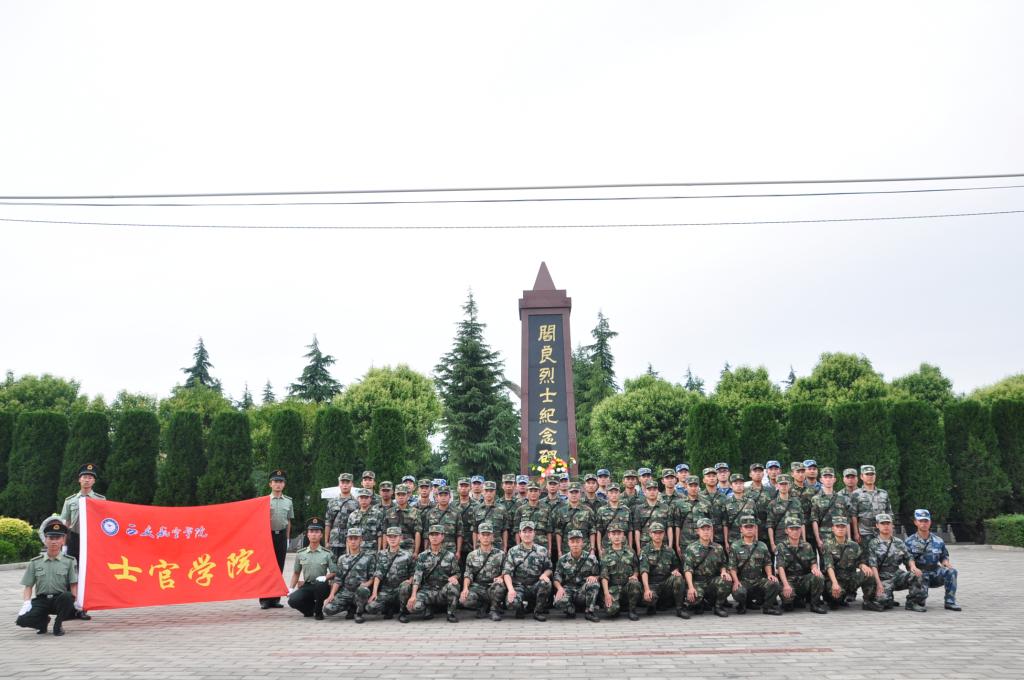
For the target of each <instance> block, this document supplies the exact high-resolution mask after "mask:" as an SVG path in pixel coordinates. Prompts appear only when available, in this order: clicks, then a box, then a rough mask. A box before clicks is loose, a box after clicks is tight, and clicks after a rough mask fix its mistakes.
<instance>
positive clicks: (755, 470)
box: [746, 463, 777, 546]
mask: <svg viewBox="0 0 1024 680" xmlns="http://www.w3.org/2000/svg"><path fill="white" fill-rule="evenodd" d="M746 487H747V490H746V495H747V497H748V498H750V500H752V501H754V519H756V520H757V540H759V541H763V542H764V544H765V546H767V545H768V532H767V528H766V524H765V523H766V522H767V520H768V505H769V504H770V503H771V501H772V498H774V497H775V495H776V493H777V491H776V490H775V489H774V488H772V487H770V486H765V484H764V465H761V464H760V463H751V464H750V481H749V482H747V485H746Z"/></svg>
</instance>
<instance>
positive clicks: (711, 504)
mask: <svg viewBox="0 0 1024 680" xmlns="http://www.w3.org/2000/svg"><path fill="white" fill-rule="evenodd" d="M697 496H698V497H699V498H702V499H703V500H704V502H705V503H706V504H707V508H708V512H707V518H708V519H710V520H711V521H712V522H713V523H714V525H715V538H716V539H717V538H718V537H719V536H721V535H722V525H723V524H725V518H724V517H723V515H724V514H725V513H724V510H725V503H726V501H728V500H729V498H728V496H724V495H722V494H720V493H718V492H717V491H716V492H714V493H708V491H707V489H701V490H700V492H699V493H698V494H697Z"/></svg>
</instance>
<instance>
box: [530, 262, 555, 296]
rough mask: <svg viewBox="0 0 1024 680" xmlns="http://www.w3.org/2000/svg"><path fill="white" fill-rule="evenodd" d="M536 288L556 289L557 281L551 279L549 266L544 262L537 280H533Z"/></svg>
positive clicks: (541, 264)
mask: <svg viewBox="0 0 1024 680" xmlns="http://www.w3.org/2000/svg"><path fill="white" fill-rule="evenodd" d="M533 289H534V290H555V282H554V281H552V280H551V274H550V273H549V272H548V266H547V264H545V263H544V262H541V263H540V271H539V272H537V280H536V281H534V282H533Z"/></svg>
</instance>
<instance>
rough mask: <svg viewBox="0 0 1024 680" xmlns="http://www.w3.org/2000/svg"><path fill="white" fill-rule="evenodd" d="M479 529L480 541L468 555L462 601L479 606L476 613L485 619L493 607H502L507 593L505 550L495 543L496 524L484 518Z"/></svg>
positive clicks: (475, 607) (465, 605) (478, 616)
mask: <svg viewBox="0 0 1024 680" xmlns="http://www.w3.org/2000/svg"><path fill="white" fill-rule="evenodd" d="M476 531H477V538H478V539H479V541H480V545H479V547H477V548H476V549H475V550H473V551H472V552H470V553H469V556H468V557H466V568H465V570H464V571H463V574H462V592H461V593H459V604H460V605H462V606H463V607H465V608H466V609H475V610H476V617H477V618H478V619H482V618H484V617H486V616H487V611H488V610H489V609H490V610H492V611H493V610H496V609H498V608H500V607H501V600H502V598H503V597H505V595H506V593H507V591H506V590H505V582H504V577H503V576H502V567H503V566H504V562H505V552H504V551H503V550H500V549H498V548H496V547H495V546H494V525H492V524H491V523H490V522H481V523H480V526H478V527H477V530H476Z"/></svg>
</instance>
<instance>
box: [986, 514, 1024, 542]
mask: <svg viewBox="0 0 1024 680" xmlns="http://www.w3.org/2000/svg"><path fill="white" fill-rule="evenodd" d="M985 542H986V543H992V544H994V545H1015V546H1017V547H1018V548H1024V515H1000V516H999V517H990V518H989V519H986V520H985Z"/></svg>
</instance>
